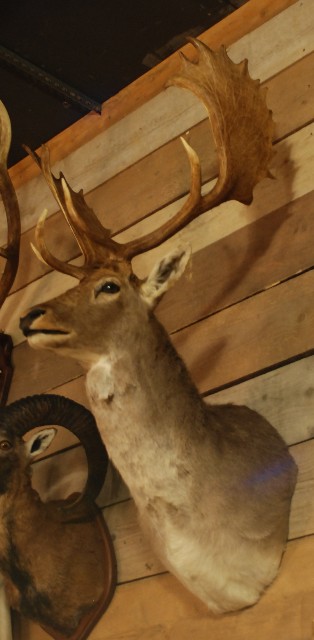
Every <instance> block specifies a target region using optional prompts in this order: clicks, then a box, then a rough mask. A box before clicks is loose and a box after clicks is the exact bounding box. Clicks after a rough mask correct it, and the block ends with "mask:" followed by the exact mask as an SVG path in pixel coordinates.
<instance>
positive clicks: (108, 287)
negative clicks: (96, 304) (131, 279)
mask: <svg viewBox="0 0 314 640" xmlns="http://www.w3.org/2000/svg"><path fill="white" fill-rule="evenodd" d="M119 291H120V287H119V285H118V284H117V283H116V282H112V281H111V280H107V282H104V283H103V284H102V285H101V286H100V287H99V289H97V290H96V294H95V295H96V298H97V296H98V295H99V294H100V293H119Z"/></svg>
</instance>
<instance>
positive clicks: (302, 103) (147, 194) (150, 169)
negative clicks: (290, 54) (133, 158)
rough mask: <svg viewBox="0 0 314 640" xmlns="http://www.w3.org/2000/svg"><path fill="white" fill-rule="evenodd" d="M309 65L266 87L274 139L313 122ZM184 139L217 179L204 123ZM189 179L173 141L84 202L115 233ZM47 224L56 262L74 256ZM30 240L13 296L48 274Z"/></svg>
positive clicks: (62, 233) (28, 236)
mask: <svg viewBox="0 0 314 640" xmlns="http://www.w3.org/2000/svg"><path fill="white" fill-rule="evenodd" d="M313 65H314V54H311V55H309V56H306V57H305V58H303V59H301V60H299V61H298V62H297V63H295V64H294V65H292V67H289V68H288V69H284V70H283V71H282V72H281V73H279V74H278V75H277V76H276V77H275V78H272V79H270V80H269V81H268V82H267V83H266V86H267V87H268V94H267V103H268V105H269V107H270V108H271V109H272V111H273V117H274V120H275V122H276V134H275V140H278V139H282V138H284V137H287V136H288V135H291V134H292V133H293V132H294V131H295V130H297V129H299V128H300V127H301V126H305V125H307V124H308V123H309V122H310V121H311V120H312V119H313V117H314V108H313V104H314V83H313V82H311V78H312V73H313ZM188 138H189V142H190V144H191V145H192V146H193V148H194V149H195V150H196V151H197V153H198V155H199V157H200V160H201V165H202V175H203V181H204V182H206V181H208V180H210V179H212V178H213V177H214V176H215V173H216V170H217V166H216V154H215V152H214V149H213V146H212V143H211V141H210V135H209V125H208V122H207V120H206V121H204V122H201V123H200V124H199V125H196V126H195V127H194V128H193V129H192V130H191V131H190V132H189V135H188ZM189 180H190V175H189V167H188V163H187V162H186V158H185V155H184V153H183V149H182V145H181V143H180V141H179V140H178V139H176V140H172V141H170V142H168V143H167V144H166V145H164V146H163V147H161V148H160V149H157V150H156V151H155V152H153V153H152V154H150V155H149V156H145V157H144V158H143V159H142V160H140V161H139V162H137V163H136V164H135V165H132V166H131V167H129V168H128V169H126V170H125V171H123V172H121V173H119V174H118V175H116V176H114V177H113V178H111V179H110V180H108V181H107V182H106V183H104V184H102V185H100V186H99V187H97V188H96V189H95V190H94V191H92V192H90V193H89V194H88V195H87V197H86V199H87V202H88V204H89V206H91V207H92V208H93V209H94V210H95V211H96V212H97V213H99V217H100V219H101V221H102V222H103V224H105V225H107V226H108V227H109V228H110V229H111V230H112V231H113V232H114V233H117V232H119V231H121V230H122V229H123V228H124V227H129V226H130V225H131V224H135V223H136V222H138V221H139V220H141V219H142V218H144V217H146V216H147V215H148V214H150V213H152V212H154V211H157V210H159V209H161V208H162V207H165V206H166V205H168V204H169V203H170V202H173V201H174V200H176V199H177V198H180V197H182V196H183V195H184V193H185V192H186V190H187V187H188V185H189ZM117 212H118V215H117ZM46 225H47V227H46V235H47V238H49V246H50V247H52V248H57V250H58V256H59V258H60V259H61V260H68V259H70V258H74V257H76V256H77V255H78V248H77V245H76V242H75V240H74V238H73V235H72V233H71V232H70V231H69V228H68V225H67V224H66V223H65V221H64V218H63V216H62V215H61V213H60V212H58V213H56V214H54V215H53V216H51V217H50V218H49V219H48V220H47V223H46ZM33 241H34V232H33V229H32V230H29V231H26V232H25V233H24V234H23V235H22V238H21V252H20V265H19V270H18V273H17V277H16V280H15V282H14V285H13V288H12V290H11V293H13V292H14V291H16V290H18V289H20V288H22V287H23V286H25V285H26V284H29V283H30V282H32V281H33V280H35V279H37V278H38V277H41V276H42V275H43V274H44V273H47V272H48V271H49V270H50V269H49V267H45V266H44V265H43V264H42V263H41V262H39V261H38V260H37V259H35V257H34V254H33V252H32V250H31V246H30V243H31V242H33Z"/></svg>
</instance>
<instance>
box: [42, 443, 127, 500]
mask: <svg viewBox="0 0 314 640" xmlns="http://www.w3.org/2000/svg"><path fill="white" fill-rule="evenodd" d="M86 477H87V464H86V456H85V453H84V451H83V448H82V447H81V446H78V447H75V448H73V449H68V450H66V451H63V452H62V453H59V454H56V455H52V456H47V457H46V458H43V459H41V460H39V461H38V462H34V463H33V465H32V484H33V487H34V488H35V489H36V491H38V493H39V495H40V496H41V498H42V500H43V501H47V500H59V499H60V500H61V499H63V498H66V497H67V496H69V495H71V493H76V492H77V491H82V490H83V487H84V486H85V482H86ZM129 497H130V493H129V491H128V489H127V488H126V486H125V484H124V483H123V481H122V479H121V476H120V474H119V473H118V472H117V471H116V469H114V468H113V467H112V465H111V464H109V466H108V471H107V474H106V479H105V482H104V486H103V488H102V490H101V492H100V494H99V496H98V499H97V503H98V504H99V506H101V507H102V508H103V507H105V506H108V505H110V504H116V503H119V502H121V500H126V499H128V498H129Z"/></svg>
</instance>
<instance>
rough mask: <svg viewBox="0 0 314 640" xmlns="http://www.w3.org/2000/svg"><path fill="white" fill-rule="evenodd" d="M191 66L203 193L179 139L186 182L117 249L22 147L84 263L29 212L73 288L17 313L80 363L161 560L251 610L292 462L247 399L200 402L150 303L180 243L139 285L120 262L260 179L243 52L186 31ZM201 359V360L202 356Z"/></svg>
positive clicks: (280, 532)
mask: <svg viewBox="0 0 314 640" xmlns="http://www.w3.org/2000/svg"><path fill="white" fill-rule="evenodd" d="M193 44H194V46H195V48H196V49H197V52H198V61H197V62H196V63H192V62H190V61H189V60H187V59H186V58H183V59H182V70H181V72H180V74H179V75H178V76H176V77H175V78H174V79H173V80H172V84H175V85H177V86H179V87H184V88H187V89H190V90H191V91H193V92H194V93H195V94H196V95H197V96H198V97H199V98H200V99H201V100H202V101H203V102H204V104H205V106H206V108H207V110H208V114H209V120H210V124H211V128H212V132H213V137H214V141H215V145H216V148H217V155H218V160H219V167H220V168H219V176H218V179H217V182H216V184H215V186H214V188H213V189H212V191H211V192H210V193H209V194H208V195H206V196H203V195H202V194H201V171H200V163H199V160H198V157H197V155H196V153H195V152H194V151H193V150H192V149H191V147H190V146H189V145H188V144H187V143H186V142H184V147H185V149H186V152H187V155H188V159H189V162H190V166H191V176H192V178H191V180H192V185H191V191H190V195H189V196H188V198H187V200H186V202H185V204H184V205H183V207H182V209H181V210H180V211H179V212H178V213H177V214H176V215H175V216H174V217H173V218H172V219H171V220H170V221H169V222H167V223H166V224H164V225H163V226H161V228H160V229H159V230H157V231H154V232H153V233H150V234H148V235H146V236H144V237H142V238H139V239H138V240H134V241H132V242H128V243H126V244H125V245H120V244H118V243H117V242H116V241H114V240H113V239H112V238H111V236H110V233H109V231H108V230H107V229H105V228H103V227H102V225H101V224H100V222H99V221H98V219H97V217H96V215H95V214H94V212H93V211H91V209H89V207H88V206H87V205H86V203H85V200H84V197H83V193H82V192H80V193H75V192H74V191H73V190H72V189H71V187H70V186H69V185H68V184H67V182H66V180H65V178H64V177H63V176H62V175H60V178H55V177H54V176H53V174H52V172H51V169H50V164H49V154H48V150H47V149H46V148H44V149H43V151H42V154H41V158H39V157H38V156H37V155H34V158H35V160H36V161H37V162H38V164H39V166H40V167H41V170H42V172H43V174H44V176H45V179H46V181H47V183H48V185H49V187H50V189H51V190H52V192H53V194H54V196H55V198H56V200H57V202H58V204H59V206H60V208H61V210H62V211H63V213H64V215H65V217H66V219H67V221H68V223H69V225H70V226H71V228H72V230H73V232H74V234H75V236H76V239H77V242H78V244H79V246H80V248H81V251H82V253H83V255H84V257H85V264H84V266H82V267H77V266H74V265H72V264H68V263H64V262H61V261H60V260H58V259H57V258H56V257H54V256H53V255H52V253H51V252H50V251H49V249H48V248H47V246H46V244H45V241H44V219H43V218H41V220H40V221H39V224H38V227H37V232H36V239H37V247H38V248H37V253H38V255H39V256H40V257H41V259H43V260H44V261H45V262H46V263H47V264H48V265H50V266H51V267H52V268H54V269H56V270H58V271H61V272H62V273H67V274H71V275H72V276H74V277H75V278H77V279H78V280H79V284H78V286H77V287H74V288H73V289H71V290H69V291H67V292H66V293H65V294H63V295H61V296H59V297H57V298H55V299H53V300H50V301H49V302H45V303H43V304H40V305H37V306H36V307H33V308H32V309H30V310H29V311H28V312H26V313H25V315H24V317H23V318H22V319H21V328H22V330H23V332H24V334H25V336H27V338H28V341H29V343H30V345H31V346H33V347H35V348H46V349H51V350H53V351H56V352H58V353H59V354H61V355H65V356H70V357H73V358H76V359H77V360H79V361H80V362H81V363H82V364H83V365H84V366H85V367H86V368H87V378H86V386H87V392H88V395H89V399H90V403H91V407H92V411H93V413H94V415H95V417H96V421H97V424H98V428H99V431H100V434H101V437H102V439H103V441H104V442H105V444H106V447H107V450H108V452H109V456H110V457H111V459H112V461H113V463H114V464H115V465H116V467H117V468H118V469H119V471H120V473H121V474H122V476H123V478H124V480H125V482H126V483H127V485H128V486H129V488H130V491H131V494H132V496H133V498H134V500H135V503H136V505H137V508H138V512H139V518H140V521H141V524H142V526H143V528H144V529H145V531H146V532H147V533H148V535H149V537H150V540H151V542H152V544H153V546H154V548H155V550H156V552H157V553H158V555H159V556H160V558H161V559H162V560H163V562H164V564H165V566H166V567H167V568H169V570H170V571H172V572H173V573H174V574H175V575H176V576H177V577H178V578H179V579H180V580H181V581H182V582H183V584H185V585H186V587H187V588H188V589H190V591H192V592H193V593H194V594H196V595H197V596H198V597H199V598H200V599H201V600H202V601H203V602H205V603H206V605H207V606H208V608H209V609H210V610H211V611H213V612H215V613H223V612H227V611H233V610H237V609H241V608H243V607H246V606H248V605H252V604H254V603H255V602H257V600H258V599H259V597H260V596H261V594H262V593H263V591H264V589H265V588H266V587H267V586H268V585H269V584H270V583H271V582H272V580H273V579H274V577H275V576H276V574H277V571H278V568H279V565H280V561H281V557H282V553H283V549H284V546H285V543H286V538H287V532H288V520H289V510H290V501H291V497H292V494H293V491H294V486H295V481H296V466H295V463H294V461H293V459H292V458H291V456H290V455H289V453H288V450H287V447H286V445H285V443H284V442H283V440H282V438H281V437H280V436H279V434H278V433H277V432H276V430H275V429H274V428H273V427H272V426H271V425H270V424H269V423H268V422H267V421H266V420H265V419H264V418H263V417H262V416H260V415H258V414H257V413H255V412H254V411H252V410H250V409H248V408H247V407H240V406H233V405H225V406H215V405H207V404H205V403H204V401H203V399H202V398H201V397H200V396H199V394H198V391H197V389H196V388H195V385H194V384H193V382H192V380H191V379H190V376H189V373H188V372H187V370H186V367H185V365H184V363H183V362H182V360H181V359H180V357H179V356H178V354H177V353H176V352H175V350H174V348H173V346H172V344H171V342H170V340H169V338H168V336H167V335H166V332H165V331H164V329H163V327H162V326H161V325H160V323H159V322H158V321H157V319H156V317H155V315H154V313H153V309H154V307H155V305H156V304H157V302H158V300H159V299H160V297H161V296H162V295H163V294H164V293H165V292H166V291H167V289H169V287H170V286H171V285H172V284H173V283H174V282H175V281H176V280H178V278H179V277H180V276H181V274H182V273H183V271H184V268H185V266H186V264H187V262H188V259H189V250H188V249H186V248H184V247H179V248H178V249H177V250H175V251H172V252H171V253H170V254H169V255H167V256H166V257H165V258H164V259H163V260H161V261H160V262H159V263H158V264H157V265H156V267H155V268H154V269H153V271H152V273H151V274H150V275H149V276H148V277H147V279H146V280H144V281H140V280H139V279H138V278H137V277H136V275H135V274H134V273H133V270H132V264H131V261H132V259H133V258H134V257H135V256H136V255H138V254H140V253H142V252H144V251H148V250H149V249H152V248H153V247H156V246H158V245H160V244H161V243H162V242H164V241H165V240H166V239H167V238H169V237H171V236H172V235H174V234H175V233H176V232H177V231H178V230H179V229H182V228H183V227H184V226H185V225H187V224H188V223H189V222H190V221H191V220H192V219H193V218H195V217H196V216H198V215H200V214H201V213H202V212H204V211H206V210H208V209H210V208H212V207H214V206H216V205H218V204H220V203H222V202H224V201H226V200H230V199H236V200H239V201H240V202H243V203H249V202H251V200H252V193H253V189H254V186H255V185H256V183H257V182H258V181H259V180H260V179H261V178H263V177H265V176H267V175H268V165H269V162H270V159H271V157H272V145H271V140H272V132H273V123H272V118H271V114H270V112H269V110H268V108H267V106H266V102H265V96H264V92H263V91H262V90H261V88H260V85H259V81H256V80H255V81H254V80H252V79H251V78H250V76H249V74H248V71H247V63H246V61H244V62H242V63H240V64H234V63H232V62H231V60H230V59H229V58H228V56H227V54H226V52H225V50H224V49H223V48H222V49H220V51H219V52H212V51H210V50H209V49H208V48H207V47H206V46H205V45H204V44H202V43H201V42H199V41H196V40H193ZM208 366H209V367H210V362H209V363H208Z"/></svg>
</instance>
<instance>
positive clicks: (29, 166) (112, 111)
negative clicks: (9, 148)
mask: <svg viewBox="0 0 314 640" xmlns="http://www.w3.org/2000/svg"><path fill="white" fill-rule="evenodd" d="M294 2H295V0H251V1H250V2H249V3H247V4H245V5H244V6H243V7H242V8H241V9H239V10H238V11H236V12H235V13H233V14H230V15H229V16H228V17H227V18H225V19H224V20H222V21H221V22H219V23H218V24H217V25H214V26H213V27H212V28H211V29H209V30H208V31H206V32H205V33H204V34H203V36H202V39H203V41H204V42H205V43H207V44H208V45H209V46H211V47H213V48H217V47H219V46H220V45H221V44H222V43H223V44H225V46H230V45H231V44H232V43H234V42H236V41H237V40H239V39H240V38H241V37H243V35H245V34H247V33H249V32H251V31H253V30H254V29H256V28H257V27H259V26H260V25H262V24H264V23H265V22H267V21H268V20H271V19H272V18H273V17H274V16H276V15H277V14H279V13H281V12H282V11H284V10H285V9H287V8H288V7H289V6H291V5H292V4H294ZM186 50H187V47H183V48H182V51H183V52H185V51H186ZM177 68H178V56H177V54H174V55H172V56H170V58H168V59H167V60H165V61H163V62H161V63H160V64H159V65H158V66H157V67H155V68H154V69H152V70H150V71H148V72H147V73H146V74H145V75H144V76H142V77H141V78H138V79H137V80H136V81H135V82H133V83H132V84H131V85H129V86H128V87H126V88H125V89H123V90H122V91H120V92H119V94H118V95H117V96H114V97H112V98H110V99H109V100H108V101H107V102H105V103H104V104H103V112H102V115H101V116H100V117H99V116H98V115H96V114H95V113H90V114H88V115H87V116H85V117H84V118H82V119H81V120H80V121H79V122H78V123H75V124H74V125H72V126H71V127H69V128H68V129H66V130H65V131H63V132H62V133H61V134H59V135H58V136H56V137H55V138H53V139H52V140H51V150H52V155H53V159H54V162H56V161H57V160H60V159H62V158H64V157H66V156H67V155H69V154H70V153H71V152H73V150H76V149H78V148H79V147H81V146H83V145H85V144H86V142H88V141H89V140H92V139H93V138H94V137H95V136H97V135H98V134H99V133H100V132H101V131H103V130H105V129H107V128H108V127H110V126H112V125H113V124H114V123H116V122H118V121H119V120H120V119H122V118H124V117H125V116H126V115H127V114H129V113H131V112H133V111H134V110H136V109H137V108H138V107H139V106H141V105H142V104H144V103H145V102H147V101H149V100H150V99H151V98H153V97H154V96H156V95H157V94H158V93H159V92H160V91H161V90H162V89H163V87H164V85H165V84H166V81H167V80H168V78H170V77H171V75H173V74H174V73H176V72H177ZM10 173H11V177H12V179H13V181H14V184H15V185H16V188H18V187H19V186H20V185H21V184H23V183H24V182H26V181H28V180H30V179H31V178H33V176H34V175H36V168H35V166H34V165H33V163H31V162H30V160H29V159H25V160H22V161H21V162H19V163H18V164H17V165H16V166H15V167H13V168H12V169H11V170H10Z"/></svg>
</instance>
